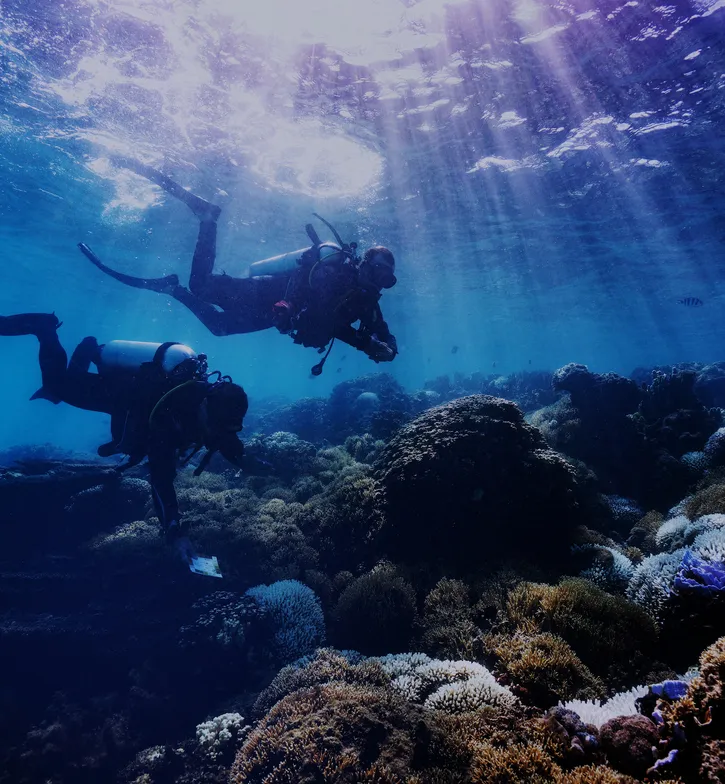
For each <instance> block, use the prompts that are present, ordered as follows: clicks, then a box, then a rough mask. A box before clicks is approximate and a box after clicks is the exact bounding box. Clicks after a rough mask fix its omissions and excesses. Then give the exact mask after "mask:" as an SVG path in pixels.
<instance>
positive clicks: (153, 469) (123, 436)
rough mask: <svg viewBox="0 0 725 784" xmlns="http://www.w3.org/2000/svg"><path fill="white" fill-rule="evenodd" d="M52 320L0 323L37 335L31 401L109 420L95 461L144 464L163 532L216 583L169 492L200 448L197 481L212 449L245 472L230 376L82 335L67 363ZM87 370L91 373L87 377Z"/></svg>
mask: <svg viewBox="0 0 725 784" xmlns="http://www.w3.org/2000/svg"><path fill="white" fill-rule="evenodd" d="M60 326H61V322H60V321H59V320H58V318H57V317H56V315H55V314H49V313H21V314H18V315H13V316H0V336H15V335H35V336H36V337H37V338H38V342H39V344H40V353H39V362H40V371H41V376H42V381H43V384H42V387H41V388H40V389H39V390H38V391H37V392H36V393H35V394H34V395H33V396H32V397H31V400H35V399H38V398H40V399H45V400H50V401H51V402H52V403H60V402H64V403H67V404H68V405H71V406H74V407H75V408H81V409H83V410H85V411H98V412H101V413H104V414H110V416H111V441H110V442H109V443H107V444H103V445H102V446H100V447H99V448H98V454H99V455H100V456H101V457H110V456H111V455H116V454H125V455H127V456H128V462H127V463H125V464H123V465H121V466H120V467H119V469H118V470H119V471H124V470H126V469H127V468H130V467H132V466H135V465H138V464H139V463H140V462H141V461H142V460H143V459H144V457H148V467H149V474H150V482H151V495H152V498H153V503H154V507H155V509H156V514H157V516H158V518H159V522H160V524H161V530H162V533H163V534H164V535H165V537H166V541H167V542H168V543H173V544H174V545H175V546H176V548H177V550H178V551H179V553H180V554H181V556H182V557H183V558H184V560H185V561H187V563H189V566H190V568H191V570H192V571H194V572H198V573H203V574H209V575H211V576H218V577H221V574H219V572H218V563H217V561H216V558H202V557H200V556H197V555H196V553H194V551H193V548H192V546H191V543H190V541H189V539H188V536H187V530H186V528H187V527H186V526H185V524H184V522H183V521H182V519H181V516H180V514H179V506H178V503H177V499H176V491H175V490H174V478H175V476H176V465H177V462H178V458H179V456H180V454H181V453H183V452H188V454H187V455H186V456H185V458H184V460H183V464H185V463H187V462H188V461H189V460H190V459H191V457H193V456H194V455H195V454H196V453H197V452H198V451H199V450H200V449H202V447H206V449H207V452H206V453H205V454H204V456H203V458H202V459H201V461H200V463H199V465H198V468H196V470H195V471H194V474H195V475H196V476H199V474H201V473H202V471H203V470H204V469H205V468H206V466H207V464H208V463H209V460H210V459H211V457H212V455H213V454H214V453H215V452H217V451H219V452H220V453H221V454H222V455H223V456H224V457H225V458H226V459H227V460H228V461H229V462H230V463H232V464H233V465H235V466H237V467H239V468H243V469H244V470H247V471H248V470H250V468H251V467H253V466H254V465H255V463H256V462H261V461H256V460H255V459H254V458H252V459H251V465H250V460H249V458H246V457H245V455H244V446H243V444H242V442H241V441H240V440H239V438H238V435H237V434H238V433H239V431H241V429H242V420H243V419H244V416H245V415H246V413H247V408H248V405H249V404H248V400H247V394H246V392H245V391H244V389H242V387H240V386H239V385H238V384H234V383H233V382H232V380H231V378H230V377H229V376H222V375H221V373H219V371H214V372H213V373H208V372H207V361H206V360H207V358H206V356H205V355H204V354H196V353H195V352H194V351H193V349H191V348H189V347H188V346H184V345H182V344H180V343H139V342H132V341H124V340H113V341H111V342H109V343H106V344H103V345H99V344H98V342H97V341H96V338H94V337H87V338H84V339H83V340H82V341H81V342H80V343H79V345H78V347H77V348H76V349H75V351H74V352H73V355H72V356H71V359H70V362H68V357H67V354H66V352H65V350H64V348H63V346H62V345H61V343H60V340H59V339H58V334H57V330H58V328H59V327H60ZM91 364H94V365H95V366H96V368H97V369H98V372H97V373H93V372H90V371H89V368H90V366H91Z"/></svg>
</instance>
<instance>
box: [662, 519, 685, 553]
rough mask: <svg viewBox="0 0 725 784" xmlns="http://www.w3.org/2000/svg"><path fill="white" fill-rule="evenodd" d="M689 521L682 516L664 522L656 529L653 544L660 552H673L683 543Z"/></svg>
mask: <svg viewBox="0 0 725 784" xmlns="http://www.w3.org/2000/svg"><path fill="white" fill-rule="evenodd" d="M690 524H691V521H690V519H689V518H688V517H686V516H685V515H684V514H680V515H677V516H676V517H672V518H671V519H669V520H665V521H664V523H662V525H661V526H660V527H659V528H658V529H657V533H656V534H655V542H657V547H658V549H660V550H674V549H676V548H678V547H682V545H683V544H684V543H685V531H686V530H687V527H688V526H689V525H690Z"/></svg>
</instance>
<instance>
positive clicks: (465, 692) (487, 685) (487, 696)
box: [423, 670, 518, 713]
mask: <svg viewBox="0 0 725 784" xmlns="http://www.w3.org/2000/svg"><path fill="white" fill-rule="evenodd" d="M486 673H487V675H488V676H489V677H478V676H474V677H472V678H469V679H468V680H465V681H458V682H457V683H447V684H446V685H445V686H441V687H440V688H438V689H436V691H434V692H433V694H431V695H430V696H429V697H428V698H427V699H426V701H425V702H424V703H423V707H425V708H428V709H429V710H439V711H444V712H445V713H466V712H467V711H475V710H478V709H479V708H482V707H484V706H485V705H495V706H497V707H499V708H510V707H512V706H513V705H515V704H516V703H517V702H518V700H517V698H516V697H515V696H514V695H513V694H512V693H511V692H510V691H509V690H508V689H507V688H506V687H505V686H501V684H500V683H498V682H497V681H496V679H495V678H494V677H493V676H492V675H491V673H489V672H488V670H486Z"/></svg>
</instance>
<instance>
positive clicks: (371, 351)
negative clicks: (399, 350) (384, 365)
mask: <svg viewBox="0 0 725 784" xmlns="http://www.w3.org/2000/svg"><path fill="white" fill-rule="evenodd" d="M365 353H366V354H367V355H368V356H369V357H370V359H372V360H373V361H374V362H392V361H393V359H395V351H393V349H392V348H390V346H389V345H388V344H387V343H383V341H382V340H378V339H377V338H376V337H375V335H371V336H370V343H369V344H368V347H367V348H366V349H365Z"/></svg>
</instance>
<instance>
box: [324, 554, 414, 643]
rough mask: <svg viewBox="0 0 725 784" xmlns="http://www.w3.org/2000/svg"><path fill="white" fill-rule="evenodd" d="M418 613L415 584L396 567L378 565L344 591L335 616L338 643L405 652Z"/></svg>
mask: <svg viewBox="0 0 725 784" xmlns="http://www.w3.org/2000/svg"><path fill="white" fill-rule="evenodd" d="M416 616H417V611H416V603H415V592H414V590H413V586H412V585H410V583H409V582H407V580H405V579H404V578H403V577H402V576H401V575H400V574H399V573H398V571H397V569H396V568H395V567H393V566H391V565H389V564H382V565H379V566H376V567H375V568H374V569H373V570H372V571H370V572H368V573H367V574H364V575H362V577H359V578H358V579H357V580H355V581H354V582H353V583H351V584H350V585H349V586H348V587H347V588H346V589H345V590H344V591H343V592H342V594H341V596H340V598H339V600H338V602H337V606H336V607H335V611H334V615H333V617H334V635H335V640H336V644H338V645H339V646H341V647H344V648H354V649H355V650H359V651H360V652H361V653H366V654H381V653H385V652H386V651H396V652H397V651H403V650H405V649H406V647H407V646H408V644H409V642H410V638H411V636H412V634H413V624H414V622H415V620H416Z"/></svg>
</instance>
